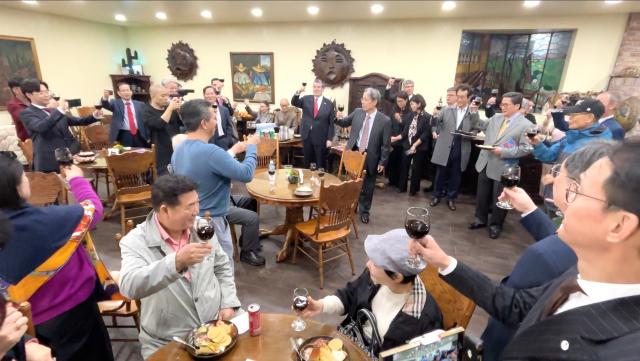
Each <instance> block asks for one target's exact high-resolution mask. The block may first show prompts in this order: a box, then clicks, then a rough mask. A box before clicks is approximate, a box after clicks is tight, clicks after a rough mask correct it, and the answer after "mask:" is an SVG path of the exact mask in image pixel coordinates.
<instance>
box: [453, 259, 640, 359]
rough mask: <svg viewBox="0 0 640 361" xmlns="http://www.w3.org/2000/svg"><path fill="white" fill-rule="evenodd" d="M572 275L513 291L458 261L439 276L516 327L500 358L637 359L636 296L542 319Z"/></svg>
mask: <svg viewBox="0 0 640 361" xmlns="http://www.w3.org/2000/svg"><path fill="white" fill-rule="evenodd" d="M576 276H577V269H576V268H575V267H573V268H571V269H570V270H569V271H567V272H566V273H565V274H564V275H562V276H560V277H558V278H557V279H555V280H553V281H551V282H549V283H547V284H545V285H543V286H540V287H536V288H530V289H522V290H516V289H513V288H510V287H507V286H505V285H498V286H496V285H495V284H494V283H493V282H492V281H491V280H489V278H487V277H486V276H484V275H482V274H481V273H479V272H476V271H474V270H473V269H471V268H469V267H467V266H466V265H464V264H463V263H462V262H458V266H457V267H456V269H455V270H454V271H453V272H452V273H450V274H449V275H447V276H443V277H442V278H443V279H444V280H445V281H446V282H447V283H449V284H451V285H452V286H453V287H455V288H456V289H457V290H458V291H460V292H461V293H463V294H464V295H466V296H467V297H469V298H471V299H472V300H473V301H475V302H476V304H477V305H478V306H480V307H482V308H483V309H485V310H486V311H487V312H488V313H489V314H491V315H492V316H493V317H495V318H496V319H498V320H499V321H501V322H503V323H505V324H508V325H517V324H518V323H520V327H519V329H518V332H517V333H516V334H515V336H514V337H513V339H512V340H511V343H509V345H508V346H507V348H506V349H505V350H504V352H503V353H502V360H576V361H577V360H580V361H586V360H594V361H595V360H616V361H625V360H629V361H631V360H638V355H640V296H632V297H623V298H617V299H613V300H609V301H605V302H600V303H594V304H591V305H587V306H582V307H577V308H574V309H572V310H568V311H565V312H562V313H560V314H556V315H552V316H550V317H547V318H544V319H542V320H541V315H542V314H543V311H544V309H545V306H546V304H547V303H548V301H549V299H550V298H551V296H552V295H553V294H554V292H555V291H556V290H557V289H558V287H559V286H560V285H561V284H562V283H563V282H564V281H566V280H567V279H568V278H571V277H576Z"/></svg>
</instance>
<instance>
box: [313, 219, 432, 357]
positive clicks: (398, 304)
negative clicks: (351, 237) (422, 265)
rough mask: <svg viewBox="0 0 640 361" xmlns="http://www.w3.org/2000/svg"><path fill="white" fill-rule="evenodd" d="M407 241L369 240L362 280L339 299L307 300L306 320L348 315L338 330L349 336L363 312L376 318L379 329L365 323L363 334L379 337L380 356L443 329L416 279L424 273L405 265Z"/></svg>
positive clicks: (395, 234)
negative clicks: (428, 333)
mask: <svg viewBox="0 0 640 361" xmlns="http://www.w3.org/2000/svg"><path fill="white" fill-rule="evenodd" d="M406 238H407V234H406V232H405V230H404V229H394V230H391V231H389V232H387V233H385V234H382V235H370V236H368V237H367V239H365V241H364V249H365V252H366V253H367V256H368V257H369V261H367V268H366V269H365V270H364V272H362V274H361V275H360V277H358V278H357V279H356V280H354V281H352V282H349V283H347V285H346V287H344V288H341V289H339V290H338V291H337V292H336V293H335V295H331V296H326V297H324V298H322V299H320V300H314V299H313V298H311V297H309V305H308V306H307V308H306V309H305V310H304V311H303V313H302V316H303V317H305V318H306V317H312V316H315V315H317V314H319V313H329V314H334V315H346V316H347V317H346V318H345V319H344V321H343V322H342V324H341V325H340V327H339V328H340V330H341V331H343V332H345V330H348V329H349V326H352V325H354V324H356V323H357V322H356V317H357V314H358V311H359V310H361V309H366V310H368V311H370V312H372V313H373V315H374V316H375V319H376V325H371V324H370V323H367V324H365V326H364V327H363V330H362V329H360V331H361V332H363V333H364V335H366V336H367V337H369V338H370V337H371V335H375V334H376V331H377V334H379V336H380V339H381V341H382V347H381V348H380V349H379V350H374V351H375V352H376V354H377V352H379V351H384V350H387V349H389V348H393V347H396V346H399V345H402V344H405V343H406V342H407V341H408V340H410V339H412V338H414V337H417V336H420V335H422V334H424V333H427V332H429V331H431V330H435V329H439V328H442V313H441V312H440V308H439V307H438V304H437V303H436V301H435V300H434V299H433V297H432V296H431V295H430V294H429V292H428V291H427V289H426V288H425V287H424V285H423V283H422V281H421V280H420V277H418V274H419V273H420V272H421V271H422V270H421V269H415V268H411V267H409V266H408V265H407V263H406V261H407V257H409V247H408V246H407V243H406V242H404V241H403V239H406ZM347 334H348V332H347ZM367 346H369V345H367Z"/></svg>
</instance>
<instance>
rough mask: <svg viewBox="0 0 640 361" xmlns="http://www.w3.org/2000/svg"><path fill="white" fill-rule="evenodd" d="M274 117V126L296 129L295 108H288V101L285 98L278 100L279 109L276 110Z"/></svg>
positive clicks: (296, 114)
mask: <svg viewBox="0 0 640 361" xmlns="http://www.w3.org/2000/svg"><path fill="white" fill-rule="evenodd" d="M275 116H276V124H277V125H278V126H280V127H287V128H294V127H296V128H297V127H298V124H297V122H296V120H297V119H296V118H297V117H298V113H297V112H296V108H294V107H292V106H289V100H288V99H287V98H282V99H280V109H276V112H275Z"/></svg>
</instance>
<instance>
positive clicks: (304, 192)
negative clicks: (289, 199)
mask: <svg viewBox="0 0 640 361" xmlns="http://www.w3.org/2000/svg"><path fill="white" fill-rule="evenodd" d="M293 194H295V195H296V196H298V197H310V196H312V195H313V189H300V188H297V189H296V190H295V191H294V192H293Z"/></svg>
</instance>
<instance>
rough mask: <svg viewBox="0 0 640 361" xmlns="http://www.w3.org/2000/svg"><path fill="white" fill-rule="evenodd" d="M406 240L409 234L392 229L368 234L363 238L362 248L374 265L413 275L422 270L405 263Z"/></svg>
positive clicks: (407, 249) (407, 246)
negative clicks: (376, 233) (377, 233)
mask: <svg viewBox="0 0 640 361" xmlns="http://www.w3.org/2000/svg"><path fill="white" fill-rule="evenodd" d="M408 240H409V236H407V232H406V231H405V230H404V229H402V228H398V229H392V230H390V231H389V232H387V233H383V234H380V235H369V236H368V237H367V239H365V240H364V250H365V252H366V253H367V256H368V257H369V259H370V260H371V262H373V263H374V264H375V265H376V266H378V267H381V268H383V269H386V270H389V271H392V272H396V273H400V274H402V275H404V276H413V275H416V274H418V273H420V272H421V271H422V270H421V269H415V268H412V267H409V265H407V257H409V242H408Z"/></svg>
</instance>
